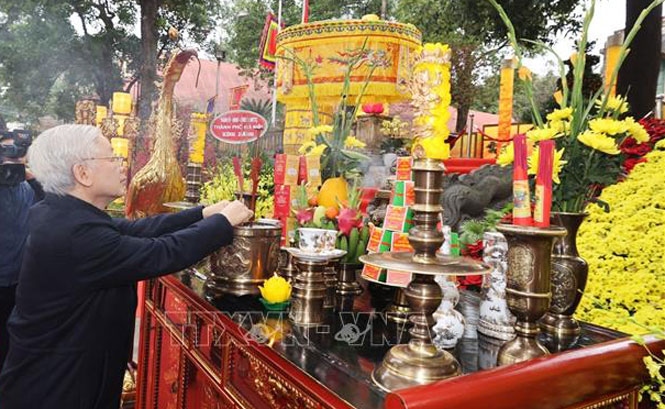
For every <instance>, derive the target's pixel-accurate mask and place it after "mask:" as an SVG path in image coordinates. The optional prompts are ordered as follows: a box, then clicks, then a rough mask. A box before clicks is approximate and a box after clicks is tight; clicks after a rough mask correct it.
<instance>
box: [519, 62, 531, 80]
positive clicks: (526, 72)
mask: <svg viewBox="0 0 665 409" xmlns="http://www.w3.org/2000/svg"><path fill="white" fill-rule="evenodd" d="M517 76H518V77H519V79H521V80H522V81H531V70H530V69H528V68H527V67H525V66H524V65H523V66H521V67H520V69H519V70H517Z"/></svg>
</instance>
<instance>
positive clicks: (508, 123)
mask: <svg viewBox="0 0 665 409" xmlns="http://www.w3.org/2000/svg"><path fill="white" fill-rule="evenodd" d="M514 78H515V60H514V59H513V58H506V59H505V60H503V63H502V65H501V78H500V80H499V129H498V135H497V137H498V139H499V140H501V141H508V140H510V131H511V127H512V124H513V83H514ZM500 151H501V145H499V146H497V152H500Z"/></svg>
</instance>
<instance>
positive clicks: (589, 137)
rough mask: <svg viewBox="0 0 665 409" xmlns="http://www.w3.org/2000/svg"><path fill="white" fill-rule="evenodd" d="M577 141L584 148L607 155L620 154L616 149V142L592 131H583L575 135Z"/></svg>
mask: <svg viewBox="0 0 665 409" xmlns="http://www.w3.org/2000/svg"><path fill="white" fill-rule="evenodd" d="M577 140H578V141H580V142H582V143H583V144H585V145H586V146H588V147H590V148H593V149H595V150H597V151H601V152H604V153H606V154H608V155H618V154H619V153H621V151H620V150H619V148H618V147H617V144H616V141H615V140H614V139H612V138H610V137H609V136H607V135H604V134H601V133H597V132H594V131H585V132H583V133H581V134H579V135H577Z"/></svg>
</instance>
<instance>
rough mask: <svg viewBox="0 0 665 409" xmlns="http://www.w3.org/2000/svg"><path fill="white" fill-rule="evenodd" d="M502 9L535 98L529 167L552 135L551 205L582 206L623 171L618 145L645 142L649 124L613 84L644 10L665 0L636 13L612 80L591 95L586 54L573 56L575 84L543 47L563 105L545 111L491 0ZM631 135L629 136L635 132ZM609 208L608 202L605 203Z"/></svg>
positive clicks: (504, 157)
mask: <svg viewBox="0 0 665 409" xmlns="http://www.w3.org/2000/svg"><path fill="white" fill-rule="evenodd" d="M488 1H489V2H490V3H492V4H493V5H494V7H495V8H496V9H497V10H498V11H499V14H500V15H501V18H502V19H503V21H504V23H505V24H506V26H507V27H508V38H509V41H510V43H511V45H512V47H513V50H514V52H515V55H516V59H517V65H518V76H519V79H520V80H521V81H522V82H523V83H524V85H525V89H526V93H527V97H528V99H529V101H530V102H531V106H532V116H533V120H534V125H535V127H534V128H533V129H532V130H530V131H528V132H527V138H528V139H529V140H530V141H531V142H532V143H534V145H535V148H534V149H533V152H532V155H531V157H530V159H529V173H530V174H535V172H536V169H537V168H538V162H539V147H538V145H539V144H540V142H541V141H545V140H550V139H554V140H555V141H556V153H555V157H554V166H553V167H554V169H553V181H554V182H555V184H554V186H553V188H552V208H553V210H556V211H564V212H582V211H584V209H585V208H586V207H587V205H588V204H589V203H591V202H594V201H596V200H597V197H598V195H599V194H600V192H601V191H602V189H603V188H604V187H606V186H609V185H612V184H614V183H616V182H617V181H618V180H619V179H620V178H621V177H622V174H623V168H622V164H623V160H622V159H623V158H622V152H621V150H620V149H619V147H620V146H621V145H624V144H625V143H626V141H634V142H635V143H636V144H641V143H644V142H646V141H647V140H648V139H649V138H648V134H647V132H646V130H645V129H644V128H643V127H642V125H640V123H638V122H636V121H635V120H634V119H633V118H632V117H624V114H625V113H626V112H627V110H628V105H627V103H626V101H625V99H623V98H622V97H620V96H613V95H612V93H611V92H610V90H611V89H612V88H613V87H612V84H614V83H615V81H616V77H617V74H618V70H619V68H620V67H621V64H622V62H623V60H624V58H625V56H626V53H627V50H628V47H629V45H630V43H631V41H632V39H633V38H634V37H635V34H636V33H637V31H638V30H639V27H640V24H641V23H642V21H643V20H644V18H645V17H646V15H647V14H648V13H649V12H650V11H651V10H652V9H653V8H654V7H655V6H656V5H658V4H660V3H662V1H663V0H656V1H654V2H652V3H651V4H650V5H649V6H648V7H647V8H646V9H645V10H644V11H643V12H642V14H641V15H640V16H639V17H638V19H637V21H636V23H635V25H634V27H633V29H632V30H631V31H630V33H629V34H628V35H627V36H626V40H625V41H624V44H623V46H622V48H621V51H620V54H619V59H618V64H617V66H616V67H615V68H614V72H613V74H612V77H611V81H610V84H609V86H608V87H607V88H606V89H602V88H601V89H599V90H598V91H597V92H595V94H594V95H593V96H592V97H591V98H590V99H586V98H585V96H584V95H583V90H582V88H583V82H584V81H583V75H584V68H585V63H586V55H585V54H584V53H578V54H577V56H576V57H575V58H573V59H571V62H573V79H574V81H573V84H572V88H570V87H569V84H568V83H567V81H566V75H565V72H564V64H563V61H562V59H561V58H560V57H559V56H558V55H557V54H556V53H555V52H554V51H553V50H552V49H551V48H550V47H549V46H547V45H545V44H543V43H536V44H539V45H540V46H541V47H543V48H545V49H547V50H548V51H550V52H551V53H553V54H554V55H555V56H556V58H557V60H558V61H559V69H560V75H561V82H562V92H561V93H559V94H558V99H557V102H558V104H559V108H558V109H555V110H554V111H553V112H551V113H549V114H548V115H547V116H546V118H545V119H546V120H543V118H542V117H541V115H540V113H539V111H538V109H537V106H536V104H535V101H534V98H533V84H532V81H531V75H530V72H529V71H528V69H527V68H526V67H524V66H523V65H522V55H523V53H522V51H521V48H520V46H519V45H518V43H517V38H516V37H515V30H514V27H513V26H512V23H511V22H510V20H509V19H508V16H507V15H506V13H505V12H504V10H503V9H502V8H501V6H500V5H499V4H498V3H497V2H496V1H495V0H488ZM594 6H595V1H594V0H592V1H591V3H590V6H589V9H588V11H587V13H586V15H585V18H584V25H583V30H582V36H581V38H580V40H579V41H578V48H579V49H580V50H586V48H587V33H588V29H589V24H590V22H591V19H592V18H593V13H594ZM631 137H632V139H629V138H631ZM512 155H513V153H512V147H511V146H508V147H507V149H506V150H505V151H504V152H502V153H501V154H500V155H499V158H498V162H499V163H500V164H503V165H505V164H508V163H511V162H512ZM606 209H607V207H606Z"/></svg>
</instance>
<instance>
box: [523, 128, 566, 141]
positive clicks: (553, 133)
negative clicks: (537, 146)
mask: <svg viewBox="0 0 665 409" xmlns="http://www.w3.org/2000/svg"><path fill="white" fill-rule="evenodd" d="M561 135H562V133H561V132H559V131H558V130H557V129H554V128H550V127H545V128H534V129H531V130H530V131H527V133H526V137H527V138H529V140H530V141H531V142H538V141H546V140H549V139H554V138H558V137H559V136H561Z"/></svg>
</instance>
